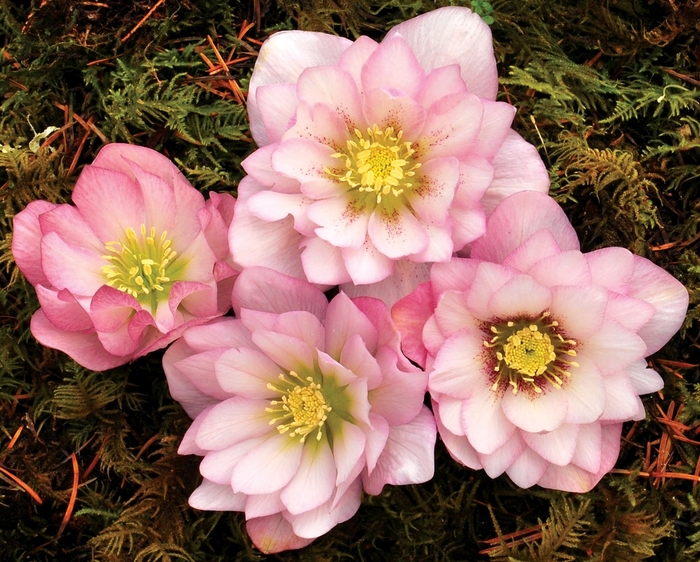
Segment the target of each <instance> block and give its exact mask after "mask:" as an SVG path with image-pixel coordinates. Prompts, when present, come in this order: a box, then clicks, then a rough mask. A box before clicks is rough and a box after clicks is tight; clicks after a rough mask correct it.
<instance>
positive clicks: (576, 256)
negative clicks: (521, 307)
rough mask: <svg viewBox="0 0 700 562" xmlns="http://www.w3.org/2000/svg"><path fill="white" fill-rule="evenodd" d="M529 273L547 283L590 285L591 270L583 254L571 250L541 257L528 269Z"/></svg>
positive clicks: (552, 284)
mask: <svg viewBox="0 0 700 562" xmlns="http://www.w3.org/2000/svg"><path fill="white" fill-rule="evenodd" d="M527 273H528V275H531V276H532V277H533V278H534V279H536V280H537V281H539V282H540V283H542V284H543V285H546V286H547V287H553V286H555V285H581V286H585V285H590V284H591V283H592V278H591V271H590V269H588V263H587V262H586V258H584V257H583V254H582V253H581V252H579V251H578V250H569V251H566V252H562V253H560V254H557V255H555V256H550V257H546V258H543V259H541V260H540V261H538V262H537V263H536V264H535V265H533V266H532V267H531V268H530V269H529V270H528V272H527Z"/></svg>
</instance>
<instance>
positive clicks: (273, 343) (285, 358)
mask: <svg viewBox="0 0 700 562" xmlns="http://www.w3.org/2000/svg"><path fill="white" fill-rule="evenodd" d="M253 341H254V342H255V345H257V346H258V347H259V348H260V349H261V350H262V351H263V353H264V354H265V355H267V356H268V357H269V358H270V359H272V360H273V361H274V362H275V363H277V364H278V365H279V366H280V367H282V369H285V370H286V371H296V372H302V373H303V372H306V371H311V372H313V366H314V357H313V354H312V352H311V350H310V349H309V347H308V346H307V345H306V344H305V343H304V342H303V341H301V340H300V339H297V338H294V337H291V336H286V335H284V334H278V333H277V332H271V331H266V330H256V331H255V332H254V333H253Z"/></svg>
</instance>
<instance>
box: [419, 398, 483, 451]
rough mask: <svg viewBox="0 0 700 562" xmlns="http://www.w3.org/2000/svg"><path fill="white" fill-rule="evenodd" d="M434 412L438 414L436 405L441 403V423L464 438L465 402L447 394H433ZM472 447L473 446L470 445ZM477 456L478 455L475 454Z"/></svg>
mask: <svg viewBox="0 0 700 562" xmlns="http://www.w3.org/2000/svg"><path fill="white" fill-rule="evenodd" d="M430 396H431V398H432V403H433V411H434V412H435V413H436V418H437V411H436V407H437V406H436V404H437V403H438V402H439V403H440V422H441V423H442V425H444V426H445V428H446V429H447V430H448V431H449V432H450V433H453V434H454V435H456V436H464V435H465V433H464V426H463V425H462V403H463V402H464V400H461V399H459V398H452V396H449V395H447V394H438V393H437V392H431V393H430ZM470 447H471V445H470ZM475 454H476V453H475Z"/></svg>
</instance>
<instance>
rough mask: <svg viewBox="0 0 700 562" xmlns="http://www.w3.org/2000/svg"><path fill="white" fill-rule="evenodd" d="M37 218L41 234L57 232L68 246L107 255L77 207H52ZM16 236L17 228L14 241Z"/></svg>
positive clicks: (103, 246) (102, 244)
mask: <svg viewBox="0 0 700 562" xmlns="http://www.w3.org/2000/svg"><path fill="white" fill-rule="evenodd" d="M27 209H29V207H27ZM39 209H41V207H39ZM21 214H22V213H20V214H19V215H17V217H20V215H21ZM37 218H38V219H39V225H40V226H41V232H42V233H43V234H44V235H46V234H48V233H49V232H55V233H56V234H58V235H59V236H60V237H61V239H62V240H63V241H64V242H66V243H68V244H71V245H75V246H82V247H83V248H87V249H89V250H93V251H94V252H96V253H99V254H104V253H105V245H104V243H102V242H100V240H99V239H98V238H97V236H95V233H94V232H93V231H92V228H90V225H89V224H88V223H87V221H86V220H85V219H84V218H83V216H82V215H81V214H80V212H79V211H78V209H76V208H75V207H73V206H71V205H56V206H53V205H51V207H50V208H49V210H48V211H46V212H42V213H41V214H40V215H39V216H38V217H37ZM21 222H22V221H20V226H21ZM15 224H17V218H15ZM16 236H17V227H15V231H14V233H13V240H14V237H16ZM20 237H21V235H20ZM37 242H38V240H37ZM13 247H14V246H13ZM36 250H37V251H38V250H39V248H36Z"/></svg>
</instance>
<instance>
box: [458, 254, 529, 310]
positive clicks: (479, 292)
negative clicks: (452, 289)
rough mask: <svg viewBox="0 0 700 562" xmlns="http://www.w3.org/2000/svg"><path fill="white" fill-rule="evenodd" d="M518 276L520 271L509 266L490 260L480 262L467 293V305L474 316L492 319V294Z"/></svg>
mask: <svg viewBox="0 0 700 562" xmlns="http://www.w3.org/2000/svg"><path fill="white" fill-rule="evenodd" d="M516 276H518V272H517V271H516V270H514V269H510V268H509V267H503V266H501V265H498V264H495V263H489V262H482V263H479V264H478V265H477V268H476V272H475V274H474V279H473V281H472V285H471V287H470V289H469V293H467V301H466V302H467V307H468V308H469V310H470V312H471V314H472V316H474V317H475V318H476V319H478V320H483V321H489V320H491V319H492V318H493V316H492V314H491V309H490V308H489V306H488V303H489V300H490V299H491V296H492V295H493V294H494V293H495V292H496V291H497V290H498V289H500V288H501V287H503V286H504V285H505V284H506V283H507V282H508V281H510V280H511V279H513V278H514V277H516Z"/></svg>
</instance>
